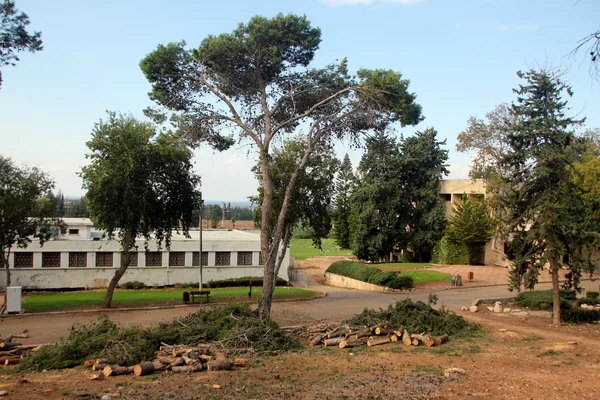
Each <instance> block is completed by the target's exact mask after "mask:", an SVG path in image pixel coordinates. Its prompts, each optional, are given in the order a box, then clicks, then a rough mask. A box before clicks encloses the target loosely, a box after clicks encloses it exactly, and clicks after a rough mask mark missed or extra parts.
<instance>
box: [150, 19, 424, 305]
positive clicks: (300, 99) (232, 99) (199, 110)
mask: <svg viewBox="0 0 600 400" xmlns="http://www.w3.org/2000/svg"><path fill="white" fill-rule="evenodd" d="M320 42H321V31H320V30H319V29H318V28H313V27H312V26H311V24H310V22H309V21H308V20H307V19H306V17H303V16H302V17H301V16H296V15H282V14H278V15H277V16H275V17H274V18H271V19H268V18H264V17H260V16H257V17H253V18H252V19H250V21H249V22H248V23H247V24H243V23H242V24H239V25H238V27H237V28H236V29H235V30H234V31H233V32H231V33H224V34H221V35H218V36H212V35H210V36H208V37H206V38H205V39H204V40H203V41H202V42H201V44H200V46H199V47H198V48H196V49H192V50H188V49H186V47H185V42H180V43H170V44H168V45H166V46H164V45H160V46H158V48H157V49H156V50H155V51H153V52H152V53H150V54H148V55H147V56H146V57H145V58H144V59H143V60H142V61H141V63H140V67H141V68H142V71H143V72H144V74H145V75H146V78H147V79H148V80H149V81H150V82H151V83H152V91H151V92H150V97H151V98H152V99H153V100H154V101H156V102H157V103H158V105H159V106H160V107H162V109H159V110H148V114H149V115H152V116H154V117H155V118H156V119H157V120H158V121H166V120H167V115H165V112H166V111H170V112H173V113H174V114H175V116H174V120H175V121H176V122H177V123H178V128H179V129H180V130H181V131H182V132H183V133H184V134H185V135H186V137H187V138H189V139H191V140H194V141H196V142H207V143H209V144H210V145H212V146H213V147H215V148H217V149H226V148H228V147H229V146H231V145H232V144H233V143H234V138H233V137H231V136H226V135H224V134H223V132H240V133H239V135H240V136H239V137H240V139H245V140H248V141H250V143H251V144H252V145H253V146H254V148H255V149H256V152H257V156H258V161H259V163H260V165H261V172H262V177H261V179H262V188H263V197H262V205H261V208H262V211H261V218H262V220H261V224H260V226H261V249H262V256H263V260H264V264H265V265H264V280H263V294H262V302H261V305H260V313H261V315H262V316H263V317H268V316H270V313H271V301H272V295H273V280H274V278H275V266H276V258H277V254H278V253H279V250H280V249H281V248H282V247H283V246H285V240H284V239H285V232H286V220H287V215H288V211H289V210H290V205H291V203H292V195H293V193H294V192H295V187H296V185H297V184H298V180H299V177H300V175H301V173H302V172H303V171H305V169H306V166H307V165H308V162H309V161H310V158H311V155H312V154H313V152H314V150H315V148H317V147H318V146H322V145H324V144H325V143H328V142H329V141H330V140H332V139H334V138H344V137H350V138H353V139H358V138H359V136H360V134H361V133H363V132H365V131H367V130H369V129H373V128H377V129H383V128H384V127H385V126H387V125H388V124H391V123H395V122H399V123H400V124H401V125H414V124H416V123H418V122H419V121H420V120H421V119H422V118H421V107H420V106H419V105H418V104H416V102H415V99H416V97H415V95H414V94H412V93H410V92H409V91H408V85H409V81H408V80H406V79H403V78H402V75H401V74H400V73H398V72H394V71H388V70H381V69H377V70H366V69H361V70H358V71H357V73H356V75H355V76H351V75H350V74H349V72H348V66H347V61H346V60H345V59H344V60H342V61H340V62H336V63H334V64H332V65H329V66H326V67H324V68H311V67H310V63H311V62H312V60H313V57H314V55H315V52H316V50H317V48H318V47H319V44H320ZM300 130H302V131H303V132H304V153H303V155H302V158H301V160H300V162H299V163H298V165H297V166H296V169H295V170H294V171H293V173H292V174H291V176H290V179H289V180H288V181H287V182H286V183H285V192H284V193H285V194H284V197H283V201H282V202H281V207H280V208H279V207H278V208H277V209H275V208H274V199H275V197H274V196H275V193H274V191H275V188H274V185H273V182H272V178H271V177H272V174H271V173H270V163H271V160H272V158H271V157H270V155H271V151H272V149H273V148H274V147H276V146H277V145H278V143H279V144H280V143H283V142H284V140H283V139H284V138H285V136H287V135H290V134H292V135H293V134H294V133H297V132H298V131H300Z"/></svg>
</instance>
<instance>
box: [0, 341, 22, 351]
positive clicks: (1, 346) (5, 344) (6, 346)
mask: <svg viewBox="0 0 600 400" xmlns="http://www.w3.org/2000/svg"><path fill="white" fill-rule="evenodd" d="M22 345H23V343H16V342H0V349H4V350H9V349H13V348H15V347H19V346H22Z"/></svg>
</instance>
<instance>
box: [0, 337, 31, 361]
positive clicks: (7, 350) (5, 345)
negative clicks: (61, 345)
mask: <svg viewBox="0 0 600 400" xmlns="http://www.w3.org/2000/svg"><path fill="white" fill-rule="evenodd" d="M28 337H29V335H28V334H27V330H24V331H23V332H21V333H15V334H12V335H8V336H7V337H6V338H5V339H0V364H4V365H12V364H18V363H19V362H21V359H22V358H23V357H24V356H25V354H27V353H28V352H29V351H32V352H34V353H35V352H36V351H38V350H39V348H40V346H38V345H24V344H22V343H17V342H13V339H15V338H20V339H27V338H28Z"/></svg>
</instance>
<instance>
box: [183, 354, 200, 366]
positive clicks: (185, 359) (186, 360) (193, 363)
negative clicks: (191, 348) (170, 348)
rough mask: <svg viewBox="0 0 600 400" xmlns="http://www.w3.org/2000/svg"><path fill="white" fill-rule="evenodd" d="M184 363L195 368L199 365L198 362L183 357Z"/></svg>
mask: <svg viewBox="0 0 600 400" xmlns="http://www.w3.org/2000/svg"><path fill="white" fill-rule="evenodd" d="M181 358H182V360H183V362H184V363H185V365H189V366H192V367H193V366H194V365H196V364H198V361H196V360H193V359H191V358H190V357H188V356H181Z"/></svg>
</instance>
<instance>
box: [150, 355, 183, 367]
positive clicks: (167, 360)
mask: <svg viewBox="0 0 600 400" xmlns="http://www.w3.org/2000/svg"><path fill="white" fill-rule="evenodd" d="M177 358H178V357H171V356H167V357H164V356H163V357H156V361H159V362H161V363H163V364H167V365H170V364H173V363H174V362H175V360H177ZM182 361H183V360H182Z"/></svg>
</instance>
